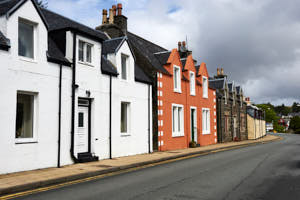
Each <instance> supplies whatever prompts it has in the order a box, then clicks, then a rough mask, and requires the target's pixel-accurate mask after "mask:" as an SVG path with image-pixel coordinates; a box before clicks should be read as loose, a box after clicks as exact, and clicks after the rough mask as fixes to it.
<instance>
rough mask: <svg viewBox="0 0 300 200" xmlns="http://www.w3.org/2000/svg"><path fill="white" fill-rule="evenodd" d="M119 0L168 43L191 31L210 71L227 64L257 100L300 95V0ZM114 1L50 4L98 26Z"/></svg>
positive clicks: (145, 32)
mask: <svg viewBox="0 0 300 200" xmlns="http://www.w3.org/2000/svg"><path fill="white" fill-rule="evenodd" d="M87 1H88V3H86V2H87ZM83 2H84V3H83ZM119 2H122V3H123V13H124V14H125V15H126V16H127V17H128V27H129V30H130V31H131V32H134V33H136V34H138V35H140V36H143V37H145V38H146V39H149V40H151V41H153V42H155V43H157V44H159V45H161V46H163V47H166V48H168V49H172V48H176V46H177V42H178V41H183V40H185V39H186V37H187V38H188V46H189V49H191V50H192V51H193V56H194V58H195V59H197V60H198V61H199V62H206V63H207V67H208V70H209V72H210V75H213V74H215V71H216V68H217V67H223V68H224V70H225V72H226V73H227V74H228V76H229V78H230V79H231V80H235V82H237V83H239V84H241V85H242V86H243V87H244V91H245V92H246V94H247V95H248V96H250V97H251V98H252V99H253V100H254V101H255V102H257V103H261V102H268V101H270V102H273V103H276V104H281V103H288V104H290V103H291V102H292V101H300V93H299V91H300V79H299V78H298V76H299V74H300V39H299V35H300V12H299V11H298V8H299V7H300V1H298V0H289V1H282V0H264V1H261V0H248V1H247V0H244V1H236V0H210V1H207V0H198V1H194V0H185V1H184V3H183V1H181V0H172V1H169V0H141V1H133V0H121V1H119ZM113 3H116V1H113V0H111V1H104V0H73V1H72V0H63V1H60V0H49V8H50V9H53V10H55V11H57V12H59V13H62V14H64V15H67V16H69V17H71V18H73V19H75V20H78V21H80V22H82V23H85V24H88V25H90V26H91V27H95V26H97V25H99V24H100V22H101V12H100V11H101V10H102V9H103V8H106V9H108V8H109V7H110V6H111V5H112V4H113Z"/></svg>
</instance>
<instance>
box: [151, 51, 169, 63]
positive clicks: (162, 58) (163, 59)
mask: <svg viewBox="0 0 300 200" xmlns="http://www.w3.org/2000/svg"><path fill="white" fill-rule="evenodd" d="M170 54H171V52H170V51H163V52H157V53H154V56H155V57H156V59H157V60H158V61H159V63H160V64H161V65H165V64H167V62H168V59H169V57H170Z"/></svg>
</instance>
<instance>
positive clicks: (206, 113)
mask: <svg viewBox="0 0 300 200" xmlns="http://www.w3.org/2000/svg"><path fill="white" fill-rule="evenodd" d="M202 132H203V135H204V134H210V110H209V109H208V108H203V109H202Z"/></svg>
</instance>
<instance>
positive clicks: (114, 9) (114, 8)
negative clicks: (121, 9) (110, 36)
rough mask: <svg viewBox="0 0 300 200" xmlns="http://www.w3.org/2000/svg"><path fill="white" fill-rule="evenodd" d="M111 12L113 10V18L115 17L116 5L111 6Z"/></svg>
mask: <svg viewBox="0 0 300 200" xmlns="http://www.w3.org/2000/svg"><path fill="white" fill-rule="evenodd" d="M112 10H113V14H114V16H116V15H117V6H116V5H113V6H112Z"/></svg>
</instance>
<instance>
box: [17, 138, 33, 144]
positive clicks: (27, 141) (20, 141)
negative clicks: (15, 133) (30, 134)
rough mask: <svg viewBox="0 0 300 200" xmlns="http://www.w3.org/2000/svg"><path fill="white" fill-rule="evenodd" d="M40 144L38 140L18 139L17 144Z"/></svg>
mask: <svg viewBox="0 0 300 200" xmlns="http://www.w3.org/2000/svg"><path fill="white" fill-rule="evenodd" d="M35 143H38V141H37V140H36V139H16V140H15V144H35Z"/></svg>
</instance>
